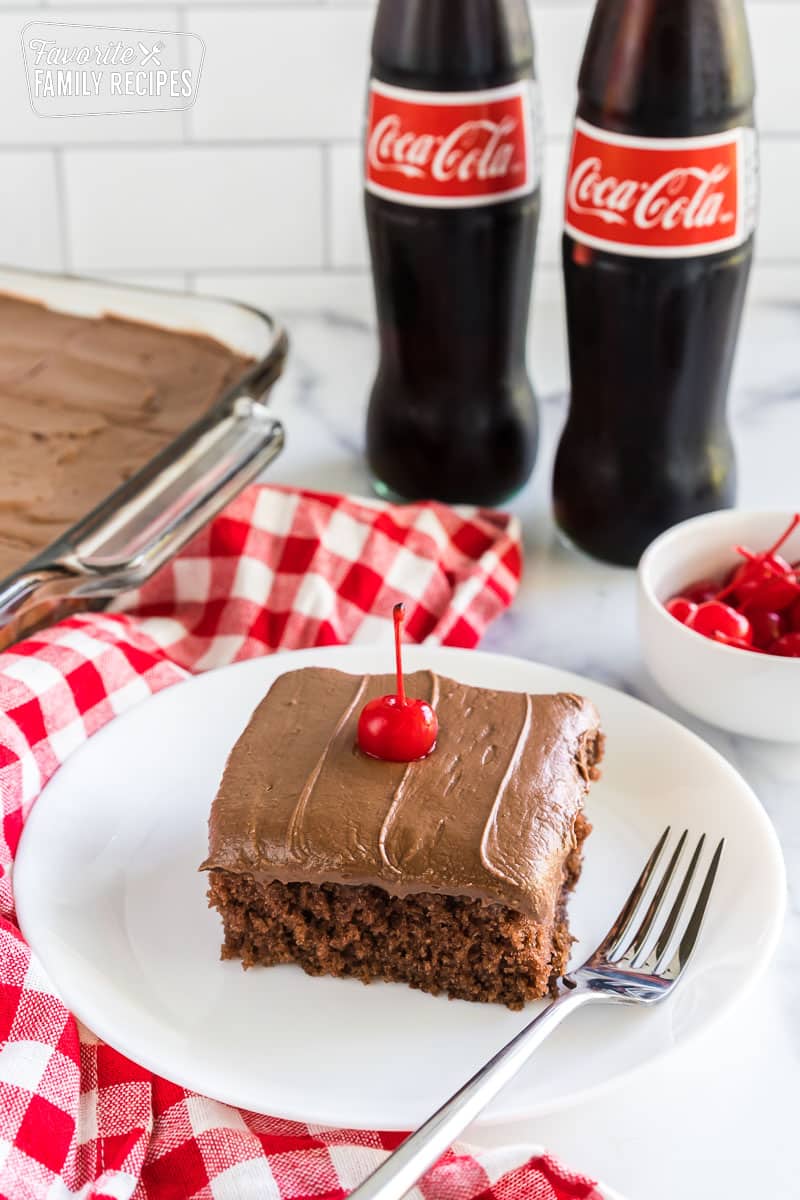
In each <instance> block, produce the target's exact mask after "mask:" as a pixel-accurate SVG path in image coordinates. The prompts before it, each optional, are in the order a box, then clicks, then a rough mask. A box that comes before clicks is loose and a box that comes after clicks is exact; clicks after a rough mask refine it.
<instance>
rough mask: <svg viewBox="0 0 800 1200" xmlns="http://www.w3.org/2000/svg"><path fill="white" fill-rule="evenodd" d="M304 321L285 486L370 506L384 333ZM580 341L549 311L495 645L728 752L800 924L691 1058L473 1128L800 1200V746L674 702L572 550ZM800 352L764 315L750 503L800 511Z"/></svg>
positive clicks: (621, 592)
mask: <svg viewBox="0 0 800 1200" xmlns="http://www.w3.org/2000/svg"><path fill="white" fill-rule="evenodd" d="M287 323H288V326H289V329H290V333H291V336H292V343H293V352H292V358H291V365H290V368H289V371H288V374H287V376H286V378H285V380H284V381H282V383H281V385H280V387H279V388H278V389H277V391H276V395H275V408H276V411H277V412H279V413H280V414H281V415H282V416H283V417H284V418H285V420H286V425H287V433H288V446H287V450H286V452H285V454H284V455H283V456H282V458H281V459H280V460H279V461H278V462H277V463H276V464H275V465H274V466H273V467H272V468H271V469H270V471H269V474H268V479H269V481H271V482H272V481H275V482H283V483H291V484H294V485H297V486H305V487H311V488H321V489H325V490H334V489H335V490H340V491H351V492H356V493H358V492H361V493H365V492H367V491H368V484H367V478H366V473H365V470H364V465H363V459H362V455H361V445H362V433H363V426H364V415H365V406H366V397H367V393H368V388H369V384H370V382H371V379H372V374H373V371H374V365H375V353H376V351H375V342H374V335H373V333H372V331H371V330H370V328H369V327H368V326H366V325H362V324H359V323H357V322H354V321H349V320H345V319H341V318H336V317H329V316H325V315H297V316H294V317H290V318H289V319H288V322H287ZM563 341H564V338H563V331H562V329H561V323H560V320H559V317H558V313H557V311H556V310H555V309H554V308H544V309H542V310H541V311H538V312H537V313H536V314H535V320H534V337H533V354H532V356H531V368H532V374H533V376H534V378H535V382H536V386H537V390H538V392H539V396H540V400H541V407H542V416H543V440H542V448H541V452H540V459H539V463H538V466H537V469H536V472H535V475H534V478H533V480H532V482H531V484H530V485H529V487H528V488H527V489H526V490H525V492H524V493H523V494H522V495H521V496H520V497H519V498H518V499H517V501H516V502H515V503H514V505H513V508H514V510H515V511H516V512H517V513H518V514H519V515H520V517H521V519H522V522H523V526H524V535H525V550H526V566H525V576H524V580H523V584H522V587H521V589H520V592H519V595H518V597H517V600H516V602H515V604H514V607H513V610H512V611H511V612H509V613H508V614H507V615H505V616H504V617H502V618H501V619H500V620H499V621H498V622H497V623H496V624H495V626H494V627H493V628H492V629H490V631H489V633H488V634H487V636H486V638H485V639H484V642H483V646H484V648H485V649H489V650H496V651H500V652H506V653H514V654H517V655H522V656H524V657H529V658H532V659H537V660H540V661H542V662H546V663H550V664H553V665H555V666H561V667H564V668H567V669H569V670H572V671H578V672H580V673H581V674H585V675H589V676H591V677H592V678H595V679H597V680H600V681H602V682H604V683H609V684H611V685H613V686H615V687H618V688H621V689H623V690H624V691H626V692H629V693H631V694H633V695H635V696H639V697H641V698H643V699H645V700H647V701H649V702H650V703H652V704H655V705H656V706H658V707H660V708H663V709H665V710H666V711H668V712H670V713H671V714H672V715H674V716H677V717H678V719H679V720H681V721H683V722H684V723H685V724H686V725H688V726H689V727H690V728H692V729H695V730H696V731H697V732H699V733H700V734H701V735H702V736H703V737H705V738H706V739H707V740H708V741H710V742H711V743H712V744H713V745H714V746H716V747H717V748H718V749H719V750H720V751H721V752H722V753H723V754H724V755H725V756H726V757H727V758H729V759H730V760H731V762H733V763H734V765H735V766H736V767H737V768H738V769H739V770H740V771H741V772H742V774H743V775H744V776H745V778H746V779H747V780H748V781H749V782H750V784H751V785H752V787H753V788H754V789H755V791H756V793H757V794H758V796H759V797H760V798H761V800H762V802H763V804H764V806H765V808H766V809H767V811H768V812H769V814H770V816H771V818H772V820H773V821H774V823H775V825H776V827H777V830H778V834H779V836H780V839H781V842H782V845H783V849H784V853H785V856H786V860H787V866H788V871H789V886H790V900H789V916H788V920H787V924H786V929H785V933H784V937H783V940H782V943H781V946H780V949H779V952H778V955H777V958H776V960H775V962H774V964H773V966H772V967H771V969H770V972H769V974H768V976H767V978H766V979H765V981H764V983H763V985H762V986H761V987H760V988H759V989H758V992H757V994H756V995H754V996H751V997H750V998H748V999H747V1000H745V1001H743V1002H742V1004H741V1005H739V1006H738V1008H736V1009H735V1010H734V1012H733V1014H732V1015H731V1016H729V1017H727V1018H726V1019H725V1021H724V1023H722V1024H720V1025H719V1026H717V1027H715V1029H713V1030H712V1031H711V1032H710V1033H709V1034H708V1036H707V1037H706V1038H705V1040H704V1041H703V1042H702V1043H701V1044H700V1045H697V1046H695V1045H693V1046H692V1050H691V1053H690V1054H684V1055H683V1056H681V1055H678V1056H676V1057H674V1058H672V1059H669V1060H667V1061H666V1062H665V1063H661V1064H658V1065H657V1066H655V1067H653V1068H652V1069H651V1070H649V1071H647V1072H644V1073H642V1074H641V1075H640V1076H638V1077H636V1078H635V1080H634V1081H633V1082H629V1083H626V1084H625V1085H621V1086H620V1087H618V1088H616V1089H614V1090H612V1091H609V1092H607V1093H606V1094H604V1095H603V1096H602V1097H601V1098H599V1099H596V1100H593V1101H591V1102H588V1103H585V1104H582V1105H580V1106H577V1107H574V1108H571V1109H569V1110H567V1111H566V1112H562V1113H558V1114H555V1115H552V1116H549V1117H543V1118H538V1119H536V1120H532V1121H529V1122H527V1123H525V1124H524V1125H518V1126H515V1127H505V1128H502V1129H499V1130H498V1129H493V1130H490V1131H473V1132H472V1133H471V1134H470V1135H469V1140H471V1141H473V1142H475V1141H477V1142H481V1141H484V1142H491V1143H492V1144H496V1143H497V1142H498V1141H501V1142H504V1143H511V1142H517V1141H524V1142H536V1143H540V1144H544V1145H546V1146H547V1147H548V1149H549V1150H551V1151H552V1152H553V1153H555V1154H556V1155H558V1156H560V1157H561V1158H562V1159H563V1161H564V1162H565V1163H567V1164H569V1165H571V1166H572V1167H574V1168H575V1169H576V1170H583V1171H586V1172H587V1173H589V1174H592V1175H594V1176H596V1177H599V1178H601V1179H602V1180H604V1181H605V1182H606V1183H608V1184H609V1185H610V1186H611V1187H613V1188H615V1189H617V1190H619V1191H620V1192H621V1193H623V1194H624V1195H625V1196H626V1197H627V1198H628V1200H678V1198H680V1200H701V1197H702V1198H703V1200H707V1198H711V1197H713V1198H714V1200H716V1198H717V1197H719V1198H720V1200H721V1198H722V1197H723V1196H724V1197H725V1198H726V1200H745V1198H747V1200H751V1198H752V1200H755V1198H758V1200H762V1198H763V1200H767V1197H769V1200H790V1197H797V1196H798V1195H800V1179H799V1178H798V1175H799V1174H800V1173H799V1172H798V1170H797V1168H796V1167H795V1166H794V1165H793V1161H792V1160H793V1157H794V1146H793V1143H794V1139H795V1138H796V1136H797V1112H798V1092H799V1091H800V1086H799V1085H800V748H798V750H797V751H795V750H794V749H792V748H780V747H776V746H770V745H766V744H757V743H753V742H748V741H746V740H745V739H741V738H734V737H730V736H727V735H725V734H722V733H719V732H718V731H715V730H712V729H711V728H709V727H704V726H702V725H701V724H700V722H697V721H695V720H693V719H692V718H690V717H688V716H687V715H686V714H685V713H681V712H679V711H678V710H677V709H675V708H674V707H673V706H671V705H670V704H669V702H668V701H667V700H666V698H665V697H664V696H663V695H662V694H660V693H659V692H658V690H657V689H656V687H655V685H654V684H653V683H652V682H651V681H650V680H649V679H648V678H647V676H646V674H645V672H644V668H643V666H642V663H641V660H640V656H639V652H638V645H637V635H636V622H635V604H634V600H635V586H634V579H635V576H634V573H633V572H632V571H626V570H621V569H617V568H611V567H603V566H599V565H598V564H596V563H591V562H589V561H588V560H586V559H584V558H582V557H580V556H578V555H577V554H575V553H573V552H571V551H569V550H567V549H565V548H564V547H563V546H562V545H561V544H560V543H559V542H558V541H557V540H556V537H555V532H554V528H553V524H552V521H551V517H550V508H549V487H550V471H551V464H552V456H553V447H554V441H555V438H556V435H557V432H558V429H559V428H560V424H561V421H562V419H563V414H564V410H565V403H566V399H565V379H566V371H565V366H564V361H565V356H564V346H563ZM799 346H800V304H798V305H797V306H792V305H785V304H783V305H780V306H774V307H767V306H758V307H754V308H752V309H751V310H750V312H749V313H748V316H747V320H746V324H745V329H744V333H743V338H742V345H741V350H740V354H739V362H738V367H737V377H736V383H735V387H734V395H733V399H732V411H733V418H734V430H735V435H736V440H737V445H738V450H739V455H740V478H741V489H740V502H741V504H742V505H743V506H745V507H753V508H758V507H763V508H769V507H775V508H787V509H789V508H796V507H798V506H799V505H800V492H798V488H797V479H798V453H800V354H799V353H798V347H799ZM554 597H557V599H558V602H557V603H554Z"/></svg>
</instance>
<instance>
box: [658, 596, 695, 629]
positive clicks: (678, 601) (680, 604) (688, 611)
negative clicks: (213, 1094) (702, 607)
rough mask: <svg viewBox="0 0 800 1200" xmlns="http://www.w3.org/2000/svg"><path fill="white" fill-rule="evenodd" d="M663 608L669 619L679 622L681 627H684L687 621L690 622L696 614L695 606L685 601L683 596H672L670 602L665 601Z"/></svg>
mask: <svg viewBox="0 0 800 1200" xmlns="http://www.w3.org/2000/svg"><path fill="white" fill-rule="evenodd" d="M664 607H665V608H666V610H667V612H668V613H669V615H670V616H671V617H674V618H675V620H676V621H680V623H681V625H685V624H686V623H687V621H690V620H691V618H692V617H693V616H694V614H695V613H696V612H697V605H696V604H693V603H692V601H691V600H687V599H686V597H685V596H673V597H672V599H671V600H668V601H667V603H666V604H665V605H664Z"/></svg>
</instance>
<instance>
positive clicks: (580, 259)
mask: <svg viewBox="0 0 800 1200" xmlns="http://www.w3.org/2000/svg"><path fill="white" fill-rule="evenodd" d="M579 88H580V103H579V107H578V115H579V116H580V117H582V118H583V119H584V120H586V121H587V122H589V123H590V124H592V125H594V126H597V127H600V128H602V129H606V130H610V131H612V132H616V133H634V134H638V135H640V136H643V137H652V138H661V137H677V138H683V137H691V136H699V135H705V134H710V133H716V132H719V131H721V130H725V129H730V128H733V127H735V126H740V125H741V126H752V123H753V107H752V106H753V92H754V85H753V74H752V64H751V58H750V47H749V40H748V34H747V27H746V24H745V17H744V11H743V7H742V4H741V3H740V0H675V2H674V3H669V4H664V3H660V2H658V0H600V3H599V4H598V6H597V11H596V13H595V18H594V23H593V26H592V29H591V32H590V36H589V42H588V45H587V49H586V54H585V57H584V63H583V67H582V71H581V77H580V84H579ZM752 253H753V239H752V237H751V238H749V239H748V240H747V241H746V242H745V243H744V244H743V245H741V246H739V247H737V248H736V249H733V250H730V251H728V252H727V253H722V254H711V255H705V256H701V257H697V258H684V259H656V258H646V257H629V256H625V255H621V254H614V253H609V252H606V251H603V250H596V249H592V248H591V247H589V246H587V245H585V244H583V243H582V242H578V241H575V240H574V239H573V238H571V237H570V236H568V235H565V236H564V240H563V262H564V279H565V289H566V304H567V317H568V327H569V343H570V371H571V402H570V410H569V416H568V420H567V425H566V428H565V430H564V433H563V436H562V439H561V443H560V446H559V449H558V454H557V458H556V466H555V477H554V500H555V512H556V519H557V521H558V524H559V526H560V528H561V529H562V530H563V531H564V532H565V533H566V534H567V536H568V537H569V538H570V540H571V541H573V542H574V543H575V544H577V545H578V546H580V547H581V548H582V549H584V550H586V551H587V552H588V553H590V554H592V555H594V556H596V557H598V558H602V559H605V560H607V561H609V562H614V563H620V564H623V565H634V564H636V562H638V560H639V558H640V556H641V554H642V552H643V550H644V549H645V548H646V547H647V545H648V544H649V543H650V542H651V541H652V539H653V538H654V537H656V536H657V535H658V534H660V533H662V532H663V531H664V530H665V529H667V528H669V526H671V525H673V524H675V523H677V522H679V521H682V520H685V519H686V518H689V517H692V516H696V515H698V514H700V513H704V512H709V511H713V510H715V509H719V508H725V507H728V506H730V505H731V504H732V503H733V502H734V499H735V495H736V463H735V457H734V451H733V446H732V443H731V437H730V432H729V428H728V422H727V399H728V390H729V385H730V377H731V370H732V367H733V361H734V353H735V349H736V342H737V338H738V333H739V326H740V320H741V314H742V307H743V304H744V299H745V292H746V288H747V281H748V276H749V272H750V265H751V260H752Z"/></svg>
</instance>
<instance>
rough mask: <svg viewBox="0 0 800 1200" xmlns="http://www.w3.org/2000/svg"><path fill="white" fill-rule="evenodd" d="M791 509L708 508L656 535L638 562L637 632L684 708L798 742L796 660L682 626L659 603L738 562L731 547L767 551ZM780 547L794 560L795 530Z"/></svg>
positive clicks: (753, 733)
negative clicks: (743, 647)
mask: <svg viewBox="0 0 800 1200" xmlns="http://www.w3.org/2000/svg"><path fill="white" fill-rule="evenodd" d="M792 516H793V513H790V512H743V511H741V510H735V509H734V510H732V511H726V512H715V513H709V514H708V515H706V516H703V517H696V518H695V519H694V520H691V521H684V522H683V524H682V525H676V526H675V528H674V529H670V530H668V531H667V532H666V533H664V534H662V535H661V537H659V538H657V539H656V540H655V541H654V542H653V544H652V545H651V546H650V547H649V549H648V550H647V551H646V552H645V554H644V557H643V558H642V560H641V562H640V564H639V632H640V636H641V642H642V652H643V655H644V660H645V663H646V664H647V667H648V668H649V670H650V672H651V674H652V675H653V678H654V679H655V681H656V683H658V684H659V686H660V687H661V688H663V690H664V691H665V692H666V693H667V695H668V696H669V697H670V698H671V699H673V700H675V701H676V702H677V703H678V704H680V705H681V707H682V708H685V709H686V710H687V712H690V713H692V714H693V715H694V716H696V717H700V718H701V719H702V720H704V721H708V722H710V723H711V724H712V725H718V726H720V728H722V729H727V730H729V731H730V732H732V733H739V734H744V735H745V736H747V737H755V738H766V739H769V740H770V741H778V742H797V743H800V659H793V658H780V657H777V656H776V657H772V656H771V655H768V654H752V653H749V652H748V651H746V650H736V649H734V648H732V647H730V646H723V645H720V644H719V643H718V642H712V641H710V640H709V639H708V638H705V637H702V636H701V635H700V634H699V633H694V632H693V630H691V629H687V628H686V626H685V625H681V623H680V622H679V621H676V620H675V618H674V617H671V616H670V615H669V613H668V612H666V610H665V609H664V602H665V601H666V600H669V599H670V597H671V596H674V595H675V594H676V593H679V592H680V591H681V589H682V588H684V587H688V586H689V584H691V583H695V582H697V581H698V580H700V579H707V578H711V579H721V578H723V577H724V576H725V574H726V573H727V571H728V570H729V568H730V567H732V566H733V565H734V564H735V563H736V562H738V561H741V560H740V559H739V558H738V557H737V555H736V553H735V551H734V549H733V547H734V546H737V545H745V546H749V547H750V548H751V549H753V550H757V551H760V550H765V549H766V548H767V547H769V546H771V545H772V544H773V543H774V542H776V541H777V539H778V537H779V536H780V534H781V531H782V530H784V529H786V527H787V526H788V525H789V522H790V521H791V519H792ZM781 554H783V556H784V557H785V558H788V559H789V560H790V561H791V562H796V561H797V560H798V559H800V530H795V532H794V533H793V535H792V537H791V538H790V539H789V540H788V541H787V543H786V546H785V547H784V548H783V549H782V550H781Z"/></svg>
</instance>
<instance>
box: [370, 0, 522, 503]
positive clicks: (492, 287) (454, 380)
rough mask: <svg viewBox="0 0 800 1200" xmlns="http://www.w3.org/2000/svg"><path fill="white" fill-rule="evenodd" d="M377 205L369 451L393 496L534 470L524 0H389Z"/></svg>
mask: <svg viewBox="0 0 800 1200" xmlns="http://www.w3.org/2000/svg"><path fill="white" fill-rule="evenodd" d="M372 56H373V57H372V79H371V82H370V92H369V111H368V122H367V126H368V128H367V136H366V148H365V171H366V181H365V186H366V215H367V228H368V231H369V244H370V251H371V256H372V266H373V274H374V280H375V296H376V301H377V310H378V330H379V337H380V365H379V368H378V374H377V378H376V380H375V384H374V387H373V390H372V396H371V400H370V406H369V417H368V425H367V455H368V460H369V466H370V469H371V472H372V474H373V477H374V480H375V486H376V488H377V490H378V491H379V492H380V493H381V494H382V495H389V496H392V497H400V498H402V499H418V498H424V497H433V498H436V499H440V500H447V501H455V502H459V501H461V502H471V503H475V504H494V503H497V502H499V501H502V500H504V499H506V498H507V497H508V496H510V495H512V494H513V493H514V492H516V491H517V490H518V489H519V488H520V487H521V486H522V484H523V483H524V482H525V481H526V479H527V478H528V476H529V474H530V472H531V470H532V468H533V464H534V459H535V455H536V445H537V412H536V402H535V399H534V395H533V390H532V388H531V383H530V380H529V378H528V373H527V370H526V362H525V346H526V334H527V326H528V311H529V304H530V291H531V279H532V274H533V264H534V250H535V244H536V232H537V226H538V219H539V173H538V170H537V154H536V121H535V113H534V105H535V91H534V82H533V75H534V70H533V41H532V37H531V28H530V22H529V18H528V9H527V4H526V3H525V0H458V3H454V2H453V0H381V3H380V4H379V6H378V12H377V18H376V22H375V34H374V39H373V44H372Z"/></svg>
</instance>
